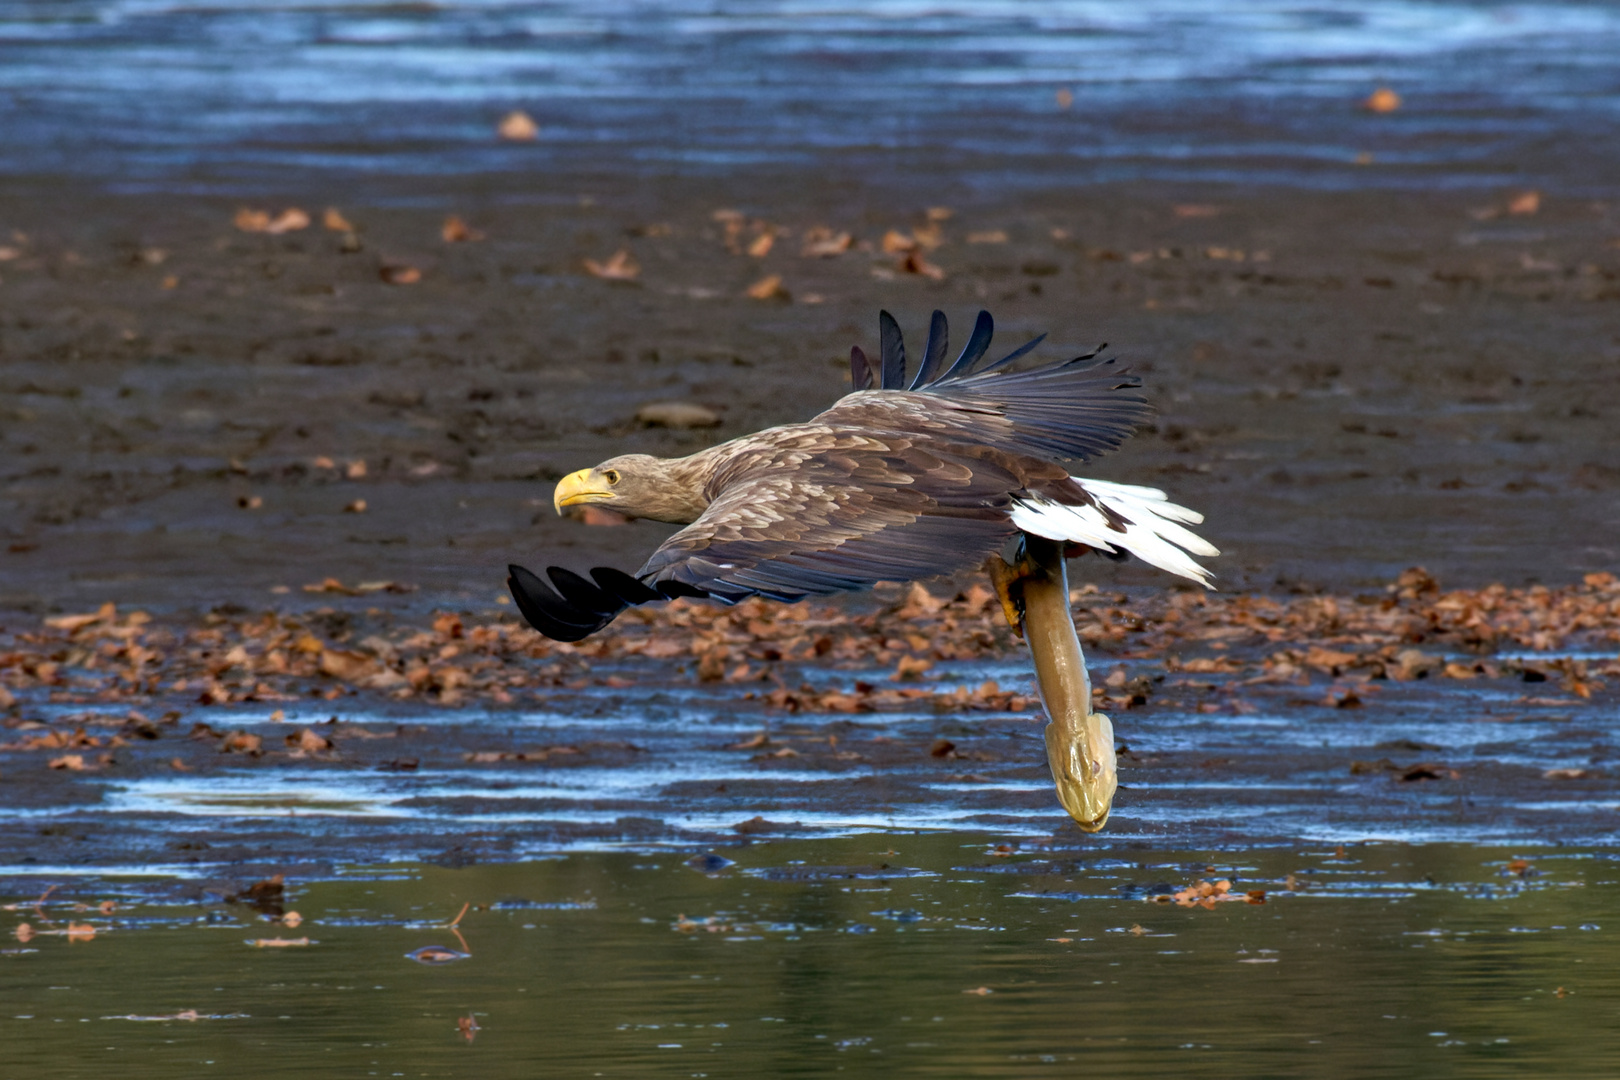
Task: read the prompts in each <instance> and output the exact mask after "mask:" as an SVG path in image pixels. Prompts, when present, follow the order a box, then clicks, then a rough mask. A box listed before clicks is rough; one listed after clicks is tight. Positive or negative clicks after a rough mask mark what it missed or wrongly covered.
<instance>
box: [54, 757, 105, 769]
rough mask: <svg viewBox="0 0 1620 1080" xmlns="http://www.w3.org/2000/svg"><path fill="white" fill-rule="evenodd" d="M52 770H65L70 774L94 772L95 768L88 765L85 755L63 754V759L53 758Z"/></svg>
mask: <svg viewBox="0 0 1620 1080" xmlns="http://www.w3.org/2000/svg"><path fill="white" fill-rule="evenodd" d="M51 768H53V769H64V770H66V771H68V772H92V771H94V769H95V766H94V765H86V764H85V763H84V755H83V754H63V755H62V756H61V757H54V758H51Z"/></svg>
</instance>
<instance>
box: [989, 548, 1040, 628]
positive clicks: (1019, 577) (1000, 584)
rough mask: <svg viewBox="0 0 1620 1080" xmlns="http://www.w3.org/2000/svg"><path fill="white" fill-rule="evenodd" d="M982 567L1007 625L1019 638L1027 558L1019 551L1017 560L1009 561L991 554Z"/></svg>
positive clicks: (1027, 571) (1022, 615)
mask: <svg viewBox="0 0 1620 1080" xmlns="http://www.w3.org/2000/svg"><path fill="white" fill-rule="evenodd" d="M984 568H985V570H986V572H988V573H989V575H990V587H991V588H992V589H994V590H995V591H996V599H997V600H1000V601H1001V613H1002V614H1003V615H1005V616H1006V617H1007V625H1008V626H1010V627H1012V632H1013V633H1014V634H1017V635H1018V636H1019V637H1020V638H1022V637H1023V636H1024V590H1023V587H1022V586H1023V581H1024V579H1025V578H1026V577H1028V576H1029V572H1030V566H1029V558H1028V557H1027V556H1025V555H1023V554H1022V551H1020V554H1019V558H1018V561H1017V562H1016V563H1009V562H1008V561H1007V560H1006V559H1003V558H1002V557H1001V556H1000V555H992V556H990V558H988V559H986V560H985V563H984Z"/></svg>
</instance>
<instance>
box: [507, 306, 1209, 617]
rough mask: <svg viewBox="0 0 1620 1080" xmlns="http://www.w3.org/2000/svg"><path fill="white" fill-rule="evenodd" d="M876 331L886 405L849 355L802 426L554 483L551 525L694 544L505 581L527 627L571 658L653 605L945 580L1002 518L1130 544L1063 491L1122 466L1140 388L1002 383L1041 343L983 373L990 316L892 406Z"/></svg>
mask: <svg viewBox="0 0 1620 1080" xmlns="http://www.w3.org/2000/svg"><path fill="white" fill-rule="evenodd" d="M879 321H880V331H881V333H880V340H881V343H882V351H881V356H880V361H879V363H878V365H876V369H877V371H878V372H879V373H880V374H879V379H880V380H881V388H880V389H870V387H871V385H872V382H873V370H874V365H873V364H871V363H870V362H869V361H868V360H867V358H866V356H865V354H864V353H862V352H861V350H860V349H858V348H857V349H854V350H852V353H851V372H850V374H851V381H852V383H853V385H854V386H855V388H856V389H855V392H853V393H851V394H849V395H847V396H846V397H844V398H842V399H841V400H839V401H838V402H837V403H836V404H834V405H833V406H832V408H830V409H828V410H827V411H825V412H823V413H821V414H820V415H819V416H816V417H815V418H813V419H812V420H810V421H809V422H807V423H803V424H789V425H785V426H782V427H774V428H769V429H766V430H764V431H760V432H757V433H755V434H753V435H748V436H744V437H743V438H740V439H734V440H732V441H730V442H727V443H724V444H722V445H720V446H715V447H711V448H710V449H707V450H703V451H700V452H699V453H696V454H693V455H691V456H690V457H687V458H681V459H676V460H660V459H657V458H652V457H648V456H646V455H626V456H623V457H618V458H613V459H610V460H608V461H605V462H603V463H602V464H601V465H598V466H596V467H595V468H594V469H587V470H581V471H580V472H578V473H574V474H573V475H571V476H569V477H567V478H565V479H564V480H563V482H562V483H560V484H559V485H558V488H557V496H556V501H557V505H558V509H559V511H560V510H561V509H562V507H563V506H564V505H572V504H575V503H582V502H589V503H596V504H599V505H602V506H606V507H609V508H613V509H617V510H620V511H622V512H624V513H628V514H630V515H632V516H639V517H652V518H657V519H659V520H664V521H676V522H681V523H686V525H687V527H686V528H684V529H682V530H681V531H680V532H678V533H676V534H675V535H674V536H672V537H670V538H669V540H667V541H666V542H665V543H664V544H663V545H661V546H660V547H659V548H658V550H657V551H655V552H654V553H653V555H652V557H651V558H650V559H648V560H647V562H646V564H645V565H643V566H642V567H641V569H640V570H638V571H637V572H636V573H635V574H634V575H633V576H632V575H629V574H625V573H622V572H620V571H616V570H610V569H606V568H603V569H598V570H593V571H592V572H591V578H589V579H587V578H585V577H582V576H580V575H577V574H573V573H571V572H569V571H566V570H563V569H560V568H555V567H554V568H552V569H551V570H550V571H549V575H550V578H551V584H550V585H548V584H547V583H546V582H544V581H542V580H541V579H540V578H539V577H538V576H537V575H535V574H532V573H530V572H529V571H527V570H525V569H523V568H522V567H518V566H514V567H512V568H511V577H510V578H509V584H510V586H511V589H512V594H513V597H514V598H515V599H516V601H517V604H518V607H519V609H520V610H521V611H522V613H523V615H524V617H525V618H527V619H528V621H529V622H530V623H531V625H533V626H534V627H535V628H536V629H538V630H539V631H540V632H541V633H544V634H546V635H547V636H549V637H553V638H558V639H560V640H564V641H574V640H579V639H580V638H583V637H585V636H587V635H589V634H591V633H593V632H594V631H596V630H598V629H600V628H601V627H603V626H605V625H607V623H609V622H610V621H612V619H613V618H614V616H615V615H617V614H618V612H619V611H622V610H623V609H624V607H625V606H627V605H630V604H640V603H645V602H648V601H651V600H660V599H669V598H673V597H676V596H709V597H713V598H715V599H717V600H720V601H723V602H726V603H735V602H737V601H739V600H742V599H744V598H745V597H749V596H766V597H771V598H774V599H778V600H787V601H793V600H799V599H802V598H803V597H805V596H810V595H826V594H830V593H835V592H841V591H847V590H853V589H862V588H866V587H868V586H870V585H872V584H874V583H876V582H879V581H907V580H911V579H914V578H919V577H931V576H935V575H939V574H948V573H953V572H955V571H959V570H964V569H967V568H970V567H975V566H978V565H980V564H981V563H983V561H984V559H985V558H986V556H987V555H989V554H990V553H992V552H994V551H996V550H997V549H999V548H1000V547H1001V546H1002V544H1003V543H1004V542H1005V541H1006V540H1007V539H1008V538H1009V537H1010V536H1012V535H1013V534H1015V533H1017V532H1019V531H1020V528H1021V526H1020V525H1019V524H1018V523H1016V522H1015V521H1014V520H1013V515H1014V513H1015V512H1020V511H1021V512H1022V513H1024V514H1029V513H1049V514H1058V515H1061V514H1062V513H1063V512H1064V511H1065V510H1066V509H1067V508H1073V509H1074V510H1075V511H1076V512H1084V513H1085V514H1086V515H1087V516H1086V517H1085V521H1087V522H1091V523H1093V524H1092V525H1091V526H1087V527H1088V528H1091V530H1092V531H1091V532H1086V531H1085V529H1081V534H1083V537H1090V536H1092V534H1093V533H1095V532H1096V530H1097V529H1104V530H1110V531H1107V532H1105V533H1104V535H1103V540H1102V541H1101V547H1102V548H1103V549H1105V550H1106V549H1107V547H1108V544H1107V542H1106V541H1107V540H1108V539H1110V538H1112V535H1113V533H1115V532H1117V533H1118V534H1119V536H1120V537H1121V538H1123V537H1124V536H1125V534H1126V532H1127V530H1128V529H1129V528H1130V527H1131V525H1132V521H1131V520H1130V518H1129V517H1127V516H1125V515H1124V514H1122V512H1121V510H1120V509H1119V507H1120V506H1123V505H1129V506H1135V505H1136V503H1122V502H1121V501H1120V499H1119V498H1118V497H1115V498H1113V499H1107V498H1102V497H1098V496H1095V495H1094V494H1093V493H1092V492H1090V491H1088V490H1087V488H1086V486H1085V484H1087V483H1092V482H1089V481H1084V482H1083V481H1079V480H1077V479H1075V478H1073V477H1071V476H1070V475H1069V469H1068V467H1067V463H1069V462H1074V461H1084V460H1087V459H1089V458H1092V457H1094V456H1096V455H1098V454H1102V453H1105V452H1107V451H1109V450H1113V449H1115V448H1117V447H1118V446H1119V445H1120V444H1121V443H1122V442H1123V441H1124V440H1125V439H1126V438H1127V437H1129V435H1130V434H1131V432H1132V431H1134V430H1135V428H1136V427H1137V426H1138V425H1139V424H1141V423H1142V422H1143V421H1144V420H1145V419H1147V418H1148V416H1149V415H1150V414H1151V413H1150V409H1149V407H1148V405H1147V402H1146V400H1145V399H1144V398H1143V397H1142V396H1141V395H1140V394H1138V393H1136V392H1134V391H1135V390H1136V388H1137V387H1138V386H1140V385H1141V384H1140V381H1139V380H1138V379H1136V378H1134V377H1132V376H1130V375H1129V374H1128V373H1127V372H1126V371H1125V369H1123V368H1122V367H1120V366H1118V365H1117V364H1116V363H1115V362H1114V361H1113V360H1111V359H1106V360H1105V359H1098V358H1097V356H1096V354H1095V353H1091V354H1087V355H1085V356H1080V357H1076V358H1075V359H1072V360H1068V361H1063V362H1060V363H1054V364H1047V365H1044V366H1041V367H1036V368H1033V369H1031V370H1027V371H1021V372H1014V371H1012V370H1010V365H1011V364H1012V363H1013V361H1015V360H1017V359H1018V358H1019V357H1021V356H1023V355H1024V354H1026V353H1027V352H1029V351H1030V350H1031V349H1033V348H1034V347H1035V345H1037V344H1038V343H1039V342H1040V341H1041V340H1042V339H1041V338H1037V339H1035V340H1034V341H1032V342H1030V343H1029V344H1027V345H1025V346H1024V347H1023V348H1020V349H1018V350H1017V351H1015V352H1014V353H1012V354H1011V355H1009V356H1007V357H1004V358H1003V359H1001V360H998V361H996V362H994V363H992V364H989V365H986V366H984V367H982V368H979V363H980V361H981V360H982V359H983V357H984V354H985V352H986V350H987V349H988V347H989V344H990V337H991V332H992V322H991V319H990V316H989V314H988V313H987V312H981V313H980V314H979V318H978V322H977V324H976V325H975V327H974V331H973V334H972V336H971V338H970V339H969V341H968V344H967V347H966V348H965V349H964V350H963V352H962V354H961V356H960V357H958V359H957V360H956V361H955V362H954V363H953V364H952V365H951V366H950V367H949V368H948V369H944V361H945V354H946V332H947V331H946V323H945V316H944V315H943V314H941V313H940V312H935V313H934V316H933V321H932V325H931V327H930V333H929V340H928V344H927V346H926V347H925V349H924V356H923V361H922V363H921V365H920V366H919V368H918V371H917V373H916V377H915V378H914V380H913V381H912V382H911V384H910V386H909V388H905V389H902V386H903V385H904V383H905V376H906V360H905V347H904V344H903V342H902V339H901V336H900V330H899V327H898V326H897V325H896V324H895V321H894V319H893V318H892V317H891V316H890V315H889V314H888V312H883V313H882V314H881V315H880V320H879ZM975 368H978V370H975ZM942 369H944V370H943V371H942ZM1114 487H1116V488H1117V485H1116V486H1114ZM1119 490H1122V491H1123V490H1128V491H1132V492H1143V491H1145V489H1123V488H1121V489H1119ZM1151 494H1152V495H1155V496H1157V497H1158V498H1159V499H1162V498H1163V495H1162V493H1158V492H1153V493H1151ZM1054 508H1055V509H1054ZM1170 509H1172V510H1177V511H1180V508H1179V507H1171V508H1170ZM1180 512H1181V513H1182V514H1183V515H1187V516H1183V517H1180V518H1176V520H1198V518H1197V515H1194V514H1191V512H1190V511H1180ZM1155 520H1157V519H1155ZM1167 527H1168V528H1171V529H1177V528H1179V526H1174V525H1169V526H1167ZM1072 528H1073V527H1071V531H1072ZM1160 531H1161V532H1162V531H1163V530H1160ZM1181 532H1185V530H1181ZM1166 535H1168V534H1166ZM1187 535H1188V536H1190V535H1191V534H1190V533H1189V534H1187ZM1083 537H1082V535H1076V536H1070V537H1068V539H1073V540H1078V539H1081V538H1083ZM1171 538H1172V539H1175V537H1171ZM1154 539H1155V540H1158V539H1160V537H1159V535H1158V534H1155V536H1154ZM1193 539H1194V540H1195V541H1196V538H1193ZM1176 542H1178V543H1181V544H1182V545H1183V546H1187V547H1189V548H1190V549H1192V550H1201V549H1199V548H1196V547H1194V546H1192V545H1190V544H1188V543H1187V542H1186V541H1185V540H1179V539H1178V540H1176ZM1197 543H1199V544H1201V543H1202V541H1197ZM1121 546H1123V547H1126V548H1129V547H1131V545H1130V544H1129V543H1124V544H1122V545H1121ZM1204 546H1205V547H1207V545H1204ZM1133 550H1134V549H1133ZM1210 551H1213V549H1210ZM1176 554H1177V555H1180V554H1181V553H1180V552H1179V551H1177V552H1176ZM1183 557H1184V556H1183ZM1150 558H1151V557H1150ZM1161 565H1162V563H1161ZM1171 568H1172V569H1175V570H1176V572H1178V573H1185V572H1186V571H1185V570H1182V569H1179V568H1175V567H1171ZM1199 572H1200V573H1202V571H1201V570H1200V571H1199Z"/></svg>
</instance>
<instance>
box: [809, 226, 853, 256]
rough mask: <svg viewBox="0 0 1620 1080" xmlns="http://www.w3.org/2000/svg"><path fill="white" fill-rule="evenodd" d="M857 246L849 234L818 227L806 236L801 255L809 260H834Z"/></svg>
mask: <svg viewBox="0 0 1620 1080" xmlns="http://www.w3.org/2000/svg"><path fill="white" fill-rule="evenodd" d="M854 246H855V238H854V237H853V236H851V235H850V234H849V233H847V232H834V231H833V230H831V229H828V228H825V227H823V226H819V225H818V226H817V227H815V228H813V229H811V230H809V231H808V232H806V233H805V234H804V246H803V247H801V248H800V249H799V254H801V255H803V256H805V257H807V258H823V259H826V258H832V257H833V256H835V255H842V254H843V253H844V252H846V251H848V250H849V249H850V248H852V247H854Z"/></svg>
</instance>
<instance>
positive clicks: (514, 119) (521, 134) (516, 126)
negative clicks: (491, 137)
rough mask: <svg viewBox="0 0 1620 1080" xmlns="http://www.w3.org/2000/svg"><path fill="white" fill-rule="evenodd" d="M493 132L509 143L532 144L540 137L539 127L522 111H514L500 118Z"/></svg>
mask: <svg viewBox="0 0 1620 1080" xmlns="http://www.w3.org/2000/svg"><path fill="white" fill-rule="evenodd" d="M495 131H496V133H497V134H498V135H500V137H501V138H503V139H506V140H508V141H510V142H533V141H534V140H535V139H538V138H539V137H540V125H539V124H536V123H535V122H534V119H533V118H532V117H530V116H529V114H528V113H526V112H524V111H523V110H522V109H514V110H512V111H511V112H509V113H507V114H506V115H505V116H504V117H502V118H501V122H500V124H498V125H497V126H496V128H495Z"/></svg>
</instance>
